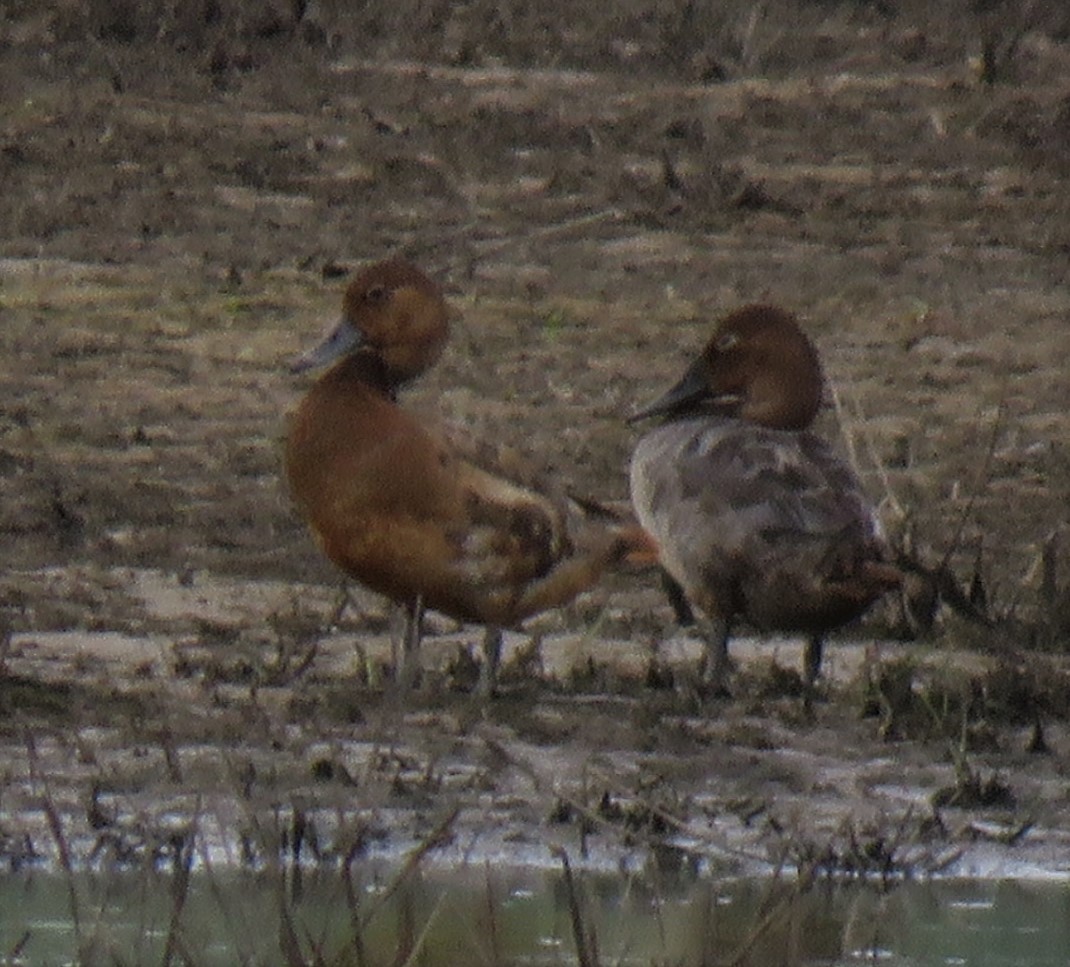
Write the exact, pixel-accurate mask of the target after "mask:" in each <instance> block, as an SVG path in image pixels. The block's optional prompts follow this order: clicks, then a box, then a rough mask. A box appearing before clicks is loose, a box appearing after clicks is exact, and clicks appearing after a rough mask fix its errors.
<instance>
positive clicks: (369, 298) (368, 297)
mask: <svg viewBox="0 0 1070 967" xmlns="http://www.w3.org/2000/svg"><path fill="white" fill-rule="evenodd" d="M389 298H390V290H389V289H388V288H387V287H386V286H385V285H373V286H371V287H370V288H369V289H368V290H367V291H366V292H365V293H364V301H365V302H367V303H368V305H370V306H381V305H382V304H383V303H384V302H386V300H387V299H389Z"/></svg>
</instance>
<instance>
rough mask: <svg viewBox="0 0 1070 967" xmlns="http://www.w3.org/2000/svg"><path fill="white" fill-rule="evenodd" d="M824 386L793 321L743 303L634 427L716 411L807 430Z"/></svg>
mask: <svg viewBox="0 0 1070 967" xmlns="http://www.w3.org/2000/svg"><path fill="white" fill-rule="evenodd" d="M822 386H823V379H822V375H821V363H820V361H819V359H818V356H817V350H816V349H815V348H814V345H813V343H811V342H810V340H809V339H808V338H807V336H806V334H805V333H804V332H803V331H802V330H801V329H800V328H799V326H798V323H797V322H796V321H795V317H794V316H793V315H792V314H791V313H790V312H786V311H785V310H783V309H780V308H778V307H776V306H769V305H750V306H744V307H743V308H741V309H737V310H735V311H734V312H732V313H731V314H729V315H728V316H727V317H726V318H725V319H724V320H722V322H721V323H720V325H719V326H718V327H717V331H716V332H715V333H714V334H713V338H712V339H711V340H710V341H709V343H707V344H706V348H705V349H703V350H702V353H701V354H700V356H699V357H698V359H696V360H695V362H694V363H692V364H691V366H690V367H688V369H687V372H685V373H684V375H683V378H682V379H681V380H680V381H679V382H678V383H677V384H676V385H675V386H674V387H673V388H672V389H670V390H669V391H668V392H667V393H666V394H665V395H664V396H661V397H660V398H658V399H657V400H655V401H654V402H653V403H651V404H650V405H649V406H646V407H644V408H643V409H641V410H639V411H638V412H637V413H635V414H634V415H633V416H631V417H630V418H629V422H635V421H637V420H641V419H645V418H647V417H653V416H664V417H667V418H669V419H672V418H680V417H688V416H697V415H701V414H704V413H712V414H717V415H720V416H733V417H737V418H738V419H742V420H748V421H750V422H752V423H758V424H761V425H762V426H768V427H773V428H776V429H782V430H801V429H803V428H805V427H807V426H809V425H810V423H811V422H813V419H814V417H815V416H816V415H817V411H818V409H819V408H820V406H821V393H822Z"/></svg>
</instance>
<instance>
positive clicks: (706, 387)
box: [628, 363, 711, 423]
mask: <svg viewBox="0 0 1070 967" xmlns="http://www.w3.org/2000/svg"><path fill="white" fill-rule="evenodd" d="M710 397H711V393H710V384H709V378H708V373H707V371H706V369H705V367H703V366H702V365H701V364H700V363H695V364H694V365H692V366H691V367H690V368H689V369H688V370H687V372H686V373H684V375H683V377H682V378H681V380H680V382H678V383H677V384H676V385H675V386H674V387H673V388H672V389H670V390H669V391H668V392H667V393H665V394H664V395H662V396H659V397H658V398H657V399H656V400H654V402H653V403H649V404H647V405H646V406H644V407H643V408H642V409H640V410H636V411H635V412H634V413H633V414H632V415H631V416H629V417H628V422H629V423H638V422H639V421H640V420H647V419H650V418H651V417H654V416H665V415H666V414H668V413H676V412H678V411H680V410H686V409H688V408H689V407H692V406H695V405H697V404H699V403H702V402H705V401H706V400H709V399H710Z"/></svg>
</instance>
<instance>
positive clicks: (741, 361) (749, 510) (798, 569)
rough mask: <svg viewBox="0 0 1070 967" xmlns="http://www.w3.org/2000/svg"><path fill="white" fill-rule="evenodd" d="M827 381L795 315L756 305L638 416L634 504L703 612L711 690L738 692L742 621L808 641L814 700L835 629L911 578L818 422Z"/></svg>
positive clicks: (806, 664)
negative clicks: (734, 673)
mask: <svg viewBox="0 0 1070 967" xmlns="http://www.w3.org/2000/svg"><path fill="white" fill-rule="evenodd" d="M823 389H824V378H823V374H822V368H821V362H820V359H819V357H818V353H817V350H816V348H815V347H814V345H813V343H812V342H811V341H810V339H809V337H808V336H807V335H806V334H805V333H804V332H803V331H802V329H801V328H800V326H799V324H798V321H797V320H796V318H795V316H794V315H793V314H792V313H790V312H788V311H787V310H785V309H782V308H780V307H778V306H775V305H762V304H754V305H745V306H743V307H741V308H738V309H736V310H734V311H732V312H730V313H729V314H728V315H727V316H726V317H725V318H724V319H723V320H721V321H720V323H719V324H718V325H717V326H716V327H715V331H714V333H713V336H712V337H711V338H710V340H709V341H708V342H707V343H706V345H705V347H704V348H703V349H702V351H701V353H699V355H698V357H697V358H696V359H695V360H694V362H692V363H691V365H690V366H688V367H687V369H686V371H685V372H684V374H683V376H682V377H681V378H680V379H679V381H678V382H677V383H676V384H675V385H673V386H672V388H671V389H669V390H668V391H667V392H666V393H664V394H663V395H662V396H660V397H658V398H657V399H656V400H654V402H652V403H650V404H649V405H647V406H645V407H643V408H641V409H639V410H638V411H637V412H635V413H633V414H632V415H631V417H630V418H629V422H630V423H632V424H635V423H639V422H641V421H648V420H657V421H658V423H657V425H656V426H655V427H654V428H652V429H650V430H649V431H648V432H646V433H645V434H644V435H643V436H642V437H641V438H640V439H639V441H638V442H637V444H636V445H635V448H634V450H633V453H632V458H631V466H630V490H631V499H632V505H633V507H634V509H635V514H636V517H637V519H638V521H639V524H640V525H641V526H642V527H643V528H644V529H645V530H646V531H648V532H649V534H650V535H651V536H652V537H653V539H654V541H655V544H656V546H657V547H658V549H659V553H660V564H661V566H662V568H664V570H665V571H666V572H667V573H668V575H669V577H670V578H671V580H672V581H674V582H676V584H678V585H679V587H680V588H681V589H682V591H683V595H684V597H685V598H686V601H687V602H688V603H689V604H691V605H692V606H693V607H694V608H695V609H697V611H698V612H699V613H700V614H701V616H702V617H703V619H704V621H703V622H702V624H703V628H702V633H703V637H704V639H705V648H704V652H703V657H702V663H701V668H700V680H701V682H702V684H703V686H704V687H705V688H707V689H709V690H710V691H711V692H712V693H715V694H716V693H721V694H723V693H725V691H726V679H727V676H728V671H729V662H728V641H729V636H730V633H731V630H732V628H733V626H734V624H735V623H736V622H738V621H739V620H741V619H742V620H745V621H746V622H747V623H749V624H750V625H751V626H753V627H754V628H755V629H757V630H758V631H759V632H762V633H768V632H787V633H793V634H801V635H804V636H805V637H806V646H805V650H804V657H803V676H802V677H803V688H804V692H803V694H804V696H805V698H806V705H807V707H809V706H810V702H811V699H812V694H813V690H814V685H815V682H816V680H817V678H818V676H819V674H820V669H821V660H822V652H823V644H824V640H825V637H826V636H827V634H828V633H829V632H830V631H832V630H834V629H836V628H839V627H840V626H842V625H844V624H846V623H848V622H850V621H852V620H854V619H856V618H857V617H859V616H860V615H861V614H862V613H863V612H865V611H866V609H867V608H869V607H870V606H871V605H872V604H873V603H874V602H875V601H876V600H877V599H878V598H880V597H881V596H882V595H883V594H884V593H886V592H888V591H891V590H892V589H894V588H896V587H898V585H899V584H900V582H901V579H902V574H901V572H900V571H899V569H898V568H897V567H896V566H895V565H894V564H893V563H891V562H890V552H889V548H888V546H887V544H886V541H885V538H884V536H883V532H882V529H881V525H880V522H879V520H878V518H877V515H876V512H875V510H874V507H873V506H872V504H871V503H870V502H869V500H868V499H867V497H866V495H865V492H864V491H863V489H862V486H861V484H860V482H859V480H858V478H857V477H856V475H855V474H854V473H853V472H852V470H851V468H850V467H849V466H848V465H847V464H846V463H844V462H843V461H842V460H841V459H840V458H839V457H838V456H837V455H836V454H835V453H834V452H833V450H832V448H831V447H830V446H829V444H828V443H827V442H826V441H825V440H823V439H822V438H821V437H820V436H818V435H817V434H816V433H815V432H813V430H812V428H811V425H812V423H813V421H814V419H815V417H816V416H817V414H818V412H819V410H820V407H821V403H822V397H823Z"/></svg>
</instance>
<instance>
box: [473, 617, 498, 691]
mask: <svg viewBox="0 0 1070 967" xmlns="http://www.w3.org/2000/svg"><path fill="white" fill-rule="evenodd" d="M501 660H502V629H501V628H497V627H495V626H494V625H487V627H486V628H485V629H484V631H483V664H482V665H481V666H480V668H479V681H478V682H477V683H476V694H477V695H479V696H480V697H481V698H490V697H491V696H492V695H493V694H494V689H495V688H496V687H497V684H498V665H499V663H500V662H501Z"/></svg>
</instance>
